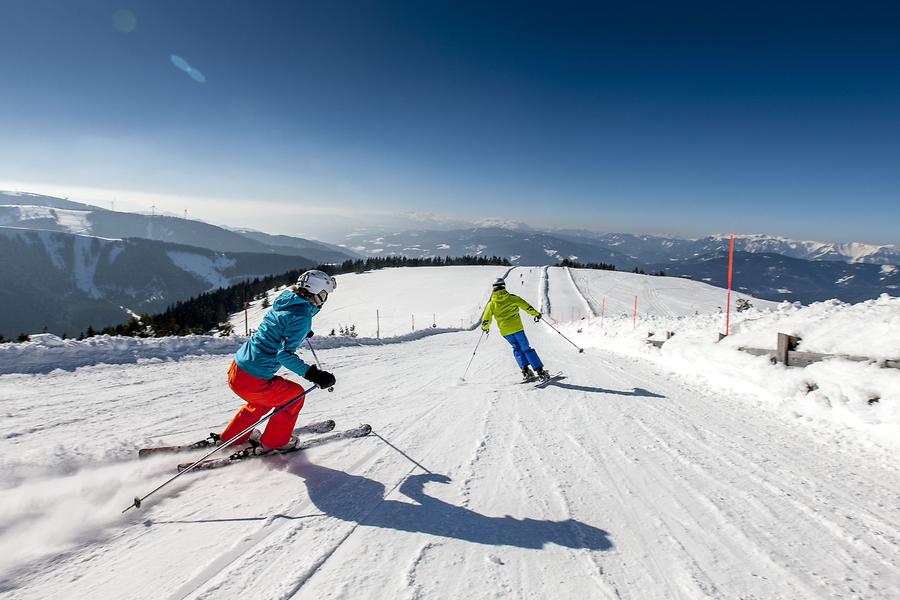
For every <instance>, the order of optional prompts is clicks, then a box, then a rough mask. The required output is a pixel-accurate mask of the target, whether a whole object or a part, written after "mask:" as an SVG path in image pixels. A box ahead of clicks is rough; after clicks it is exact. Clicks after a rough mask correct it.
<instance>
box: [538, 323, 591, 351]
mask: <svg viewBox="0 0 900 600" xmlns="http://www.w3.org/2000/svg"><path fill="white" fill-rule="evenodd" d="M541 321H543V322H544V323H546V324H547V326H548V327H550V329H552V330H553V331H555V332H556V333H558V334H559V335H562V338H563V339H564V340H566V341H567V342H569V343H570V344H572V345H573V346H575V347H576V348H578V344H576V343H575V342H573V341H572V340H570V339H569V338H567V337H566V336H564V335H563V333H562V331H560V330H559V329H557V328H556V327H554V326H553V325H550V323H547V321H545V320H544V319H541ZM578 352H579V353H580V352H584V348H578Z"/></svg>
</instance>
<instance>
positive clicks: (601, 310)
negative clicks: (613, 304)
mask: <svg viewBox="0 0 900 600" xmlns="http://www.w3.org/2000/svg"><path fill="white" fill-rule="evenodd" d="M605 315H606V296H604V297H603V306H601V307H600V329H603V317H604V316H605Z"/></svg>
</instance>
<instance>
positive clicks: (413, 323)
mask: <svg viewBox="0 0 900 600" xmlns="http://www.w3.org/2000/svg"><path fill="white" fill-rule="evenodd" d="M410 317H412V330H413V331H415V330H416V315H410Z"/></svg>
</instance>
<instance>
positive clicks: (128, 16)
mask: <svg viewBox="0 0 900 600" xmlns="http://www.w3.org/2000/svg"><path fill="white" fill-rule="evenodd" d="M112 21H113V27H115V28H116V29H118V30H119V31H121V32H122V33H131V32H132V31H134V28H135V27H137V17H136V16H134V13H133V12H131V11H130V10H128V9H127V8H120V9H119V10H117V11H116V12H115V13H113V18H112Z"/></svg>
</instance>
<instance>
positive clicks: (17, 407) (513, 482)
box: [0, 269, 900, 600]
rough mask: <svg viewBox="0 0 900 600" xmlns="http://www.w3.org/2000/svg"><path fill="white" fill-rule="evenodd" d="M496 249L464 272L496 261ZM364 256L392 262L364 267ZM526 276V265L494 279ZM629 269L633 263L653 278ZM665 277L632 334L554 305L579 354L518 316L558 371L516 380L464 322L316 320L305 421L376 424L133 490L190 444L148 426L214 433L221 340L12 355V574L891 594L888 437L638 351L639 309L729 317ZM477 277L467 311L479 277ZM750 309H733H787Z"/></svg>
mask: <svg viewBox="0 0 900 600" xmlns="http://www.w3.org/2000/svg"><path fill="white" fill-rule="evenodd" d="M397 271H400V270H397ZM408 271H409V272H410V273H411V274H415V275H416V276H417V277H418V276H419V271H420V270H419V269H416V270H412V269H410V270H408ZM552 271H553V269H551V273H550V274H549V275H548V277H547V279H546V281H547V282H548V285H547V296H548V299H549V303H550V306H551V309H552V307H553V306H562V307H565V306H569V307H570V310H569V312H571V309H572V308H575V307H578V306H579V303H580V302H582V301H581V300H579V297H578V295H577V293H578V289H579V288H578V287H577V286H578V285H579V284H578V276H579V273H574V278H575V281H576V285H575V286H573V285H572V284H571V283H568V284H566V281H565V279H564V278H559V277H557V275H556V274H553V273H552ZM484 273H485V274H486V275H487V276H486V277H483V276H478V277H477V280H478V281H479V282H481V281H488V282H490V280H491V279H492V275H493V274H488V270H487V269H486V270H485V271H484ZM540 273H541V270H540V269H534V270H533V271H531V270H529V272H528V273H525V274H523V277H520V278H519V280H520V284H519V287H521V288H523V289H524V290H526V292H525V293H523V295H525V296H526V297H528V299H529V301H532V302H537V301H538V297H539V292H540V285H541V276H540ZM376 275H377V276H384V277H387V278H393V279H394V283H395V284H398V282H399V280H400V278H401V275H400V274H398V273H396V272H395V273H377V274H370V276H359V279H360V281H362V280H365V279H366V277H368V281H370V282H375V281H376ZM470 275H471V274H470ZM590 275H591V276H596V279H590V283H591V293H592V294H593V295H594V296H595V297H596V298H598V299H599V298H603V297H607V298H609V299H610V303H612V302H613V301H612V298H614V297H615V295H616V292H615V290H616V289H617V288H619V287H621V289H622V292H621V293H622V295H623V297H627V295H629V294H630V295H633V291H634V289H635V288H634V286H627V285H626V283H627V281H628V278H623V279H622V280H620V281H614V279H611V278H608V277H603V275H604V273H602V272H598V273H596V274H593V273H592V274H590ZM608 275H624V274H608ZM447 277H448V279H447V280H446V282H444V283H441V281H440V280H435V281H433V282H432V286H431V287H430V288H427V289H426V288H424V287H413V286H411V285H409V284H407V285H405V286H403V288H402V289H403V291H404V293H402V294H400V295H399V297H400V298H406V300H404V302H405V304H401V306H403V307H404V308H409V307H411V306H413V305H418V304H419V302H421V303H422V304H425V302H424V300H418V301H417V300H416V298H415V294H421V295H423V296H424V295H429V297H430V295H431V294H434V293H435V292H436V291H441V290H443V292H444V293H446V294H448V295H452V294H454V293H456V292H455V291H454V289H455V288H456V286H457V285H458V284H459V283H458V280H457V278H456V277H455V276H453V275H450V274H448V276H447ZM516 278H517V273H516V270H514V271H513V272H512V273H511V274H510V278H509V279H508V281H510V282H514V281H515V279H516ZM631 278H632V280H633V281H634V282H637V283H636V284H635V285H636V286H637V289H640V287H641V286H642V285H644V283H645V282H647V281H649V282H650V283H651V284H653V285H656V284H658V283H659V281H660V280H659V279H658V278H643V277H640V276H631ZM348 279H349V278H348ZM460 279H463V280H466V281H468V280H471V279H475V278H473V277H466V278H460ZM525 279H529V280H530V281H528V282H526V283H522V280H525ZM559 279H562V281H559ZM342 283H343V282H342ZM670 283H675V282H670ZM677 283H679V284H680V282H677ZM686 283H691V282H686ZM371 285H372V286H376V285H375V283H372V284H371ZM648 285H649V284H648ZM659 285H661V283H660V284H659ZM694 285H695V286H698V287H697V289H698V290H699V289H701V288H700V287H699V284H694ZM473 286H474V284H473ZM603 286H607V287H603ZM376 287H377V286H376ZM395 287H396V286H394V288H392V289H395ZM339 290H340V291H347V290H354V288H353V286H352V284H349V285H347V286H342V285H340V284H339ZM411 290H415V291H411ZM474 291H475V290H473V292H474ZM513 291H515V290H513ZM656 291H657V293H658V294H659V298H660V299H658V300H657V301H656V304H655V305H653V306H656V308H652V307H648V309H647V314H643V315H642V321H641V322H640V323H639V325H638V331H637V332H635V331H634V330H632V331H631V332H630V335H629V334H626V332H625V326H626V324H627V326H632V323H631V319H630V315H629V316H628V317H625V318H623V317H620V316H612V317H611V316H609V313H608V314H607V319H608V320H607V321H606V322H604V324H603V327H602V331H599V332H598V331H595V328H599V327H600V321H599V319H594V318H590V319H585V320H584V321H582V320H580V319H577V315H576V321H574V322H568V323H566V322H564V324H563V327H564V328H566V329H567V330H568V331H569V333H572V334H573V335H580V336H583V338H584V339H585V340H589V339H595V340H604V339H606V338H609V339H610V340H612V342H613V343H609V344H607V345H606V346H603V345H601V344H600V343H596V344H593V345H592V346H591V347H588V348H587V350H586V351H585V353H584V354H577V353H576V352H575V351H574V349H572V347H571V346H569V345H568V344H567V343H566V342H565V341H564V340H563V339H562V338H560V337H559V336H557V335H556V334H555V333H553V332H552V331H551V330H549V328H547V327H546V326H544V325H541V324H535V323H532V322H531V321H528V320H526V321H525V326H526V330H527V333H528V335H529V336H530V339H531V341H532V343H533V344H534V346H535V348H537V349H538V351H539V352H540V353H541V355H542V357H543V358H544V360H545V361H546V362H547V364H548V367H549V368H550V369H552V370H555V369H559V368H563V369H564V370H565V371H566V373H567V375H568V377H567V379H565V380H563V381H560V382H558V383H556V384H554V385H551V386H549V387H547V388H546V389H543V390H538V389H534V388H533V387H531V386H528V385H521V384H519V383H518V382H517V368H516V367H515V364H514V363H513V361H512V357H511V354H510V352H509V346H508V345H507V344H506V342H505V341H504V340H502V339H500V337H499V336H497V335H496V333H494V334H493V335H491V336H489V337H488V338H487V340H486V341H484V342H483V343H482V344H481V345H480V347H479V350H478V352H477V354H476V355H475V358H474V361H473V364H472V368H471V370H470V371H469V374H468V376H467V378H466V381H465V382H461V381H459V376H460V375H461V374H462V371H463V369H464V367H465V363H466V362H467V361H468V360H469V358H470V357H471V356H472V350H473V347H474V343H475V341H476V340H477V338H478V333H476V332H470V331H461V332H448V333H443V334H440V335H432V336H428V337H425V338H422V339H418V340H414V341H409V342H405V343H394V344H378V345H362V346H356V345H350V346H347V345H344V346H338V347H333V348H328V347H326V346H327V344H326V345H323V346H322V349H321V350H320V351H319V357H320V358H321V360H322V361H323V363H324V365H325V366H326V367H327V368H329V369H331V370H333V371H334V372H335V373H336V374H337V377H338V384H337V386H336V390H335V392H334V393H327V392H315V393H313V394H311V395H310V396H309V398H308V399H307V401H306V406H305V408H304V410H303V412H302V413H301V421H302V422H307V421H309V420H313V419H320V418H325V417H331V418H334V419H336V420H337V421H338V423H339V427H346V426H353V425H356V424H358V423H360V422H364V421H365V422H369V423H371V424H372V426H373V428H374V432H375V434H374V435H371V436H370V437H368V438H366V439H361V440H354V441H350V442H346V443H341V444H335V445H331V446H323V447H320V448H317V449H314V450H311V451H309V452H307V453H304V454H297V455H292V456H286V457H281V458H272V459H261V460H257V461H252V462H247V463H244V464H240V465H236V466H233V467H229V468H227V469H222V470H219V471H210V472H207V473H203V474H189V475H187V476H185V477H182V478H180V479H179V480H177V481H176V483H175V484H173V485H172V486H170V487H168V488H165V489H164V490H163V491H161V492H160V493H159V494H158V495H156V496H154V497H152V498H151V499H150V500H148V501H147V503H146V504H145V506H144V508H142V509H141V510H140V511H134V510H132V511H129V512H127V513H125V514H124V515H123V514H121V513H120V511H121V509H122V508H124V507H125V506H127V505H128V504H130V503H131V498H132V497H133V496H134V495H135V494H142V493H145V492H147V491H149V490H150V489H152V488H153V487H155V486H156V485H157V484H158V483H160V482H162V481H163V480H165V479H166V478H167V477H169V476H170V475H171V474H172V468H173V465H174V463H175V462H178V460H173V459H172V458H171V457H169V458H166V457H159V458H154V459H149V460H145V461H140V462H138V461H136V460H134V458H133V457H134V454H135V451H136V450H137V449H138V448H139V447H140V446H142V445H144V444H148V443H154V442H177V441H185V440H192V439H196V438H200V437H203V436H204V435H205V434H206V433H207V432H208V431H214V430H218V429H220V428H221V427H222V426H223V425H224V424H225V423H226V422H227V420H228V419H229V418H230V416H231V414H232V412H233V411H234V410H235V409H236V408H237V407H238V406H239V405H240V402H239V401H238V400H237V399H236V398H235V397H234V396H233V395H232V394H231V393H230V392H229V391H228V390H227V387H226V385H225V381H224V379H225V372H226V370H227V368H228V364H229V362H230V357H229V356H228V355H218V354H210V355H205V356H184V355H182V357H181V358H178V359H176V360H171V361H167V360H162V359H160V358H143V359H139V360H138V361H137V362H136V363H132V364H122V365H95V366H84V367H80V368H77V369H76V370H74V371H62V370H56V371H51V372H46V370H44V372H41V373H37V374H6V375H2V376H0V403H2V407H3V409H4V412H5V414H6V419H4V421H3V424H2V429H0V449H2V452H0V595H2V596H3V597H9V598H16V599H20V598H21V599H36V598H47V597H60V596H62V595H64V596H66V597H72V598H88V597H90V598H94V599H100V600H102V599H105V598H122V597H128V598H153V599H157V598H169V599H175V598H192V599H195V598H197V599H199V598H223V597H240V598H242V599H257V598H259V599H274V598H298V599H302V598H310V599H315V600H321V599H326V598H346V597H353V598H497V597H504V598H506V597H511V598H578V599H581V598H790V599H797V598H830V597H847V598H894V597H897V596H898V594H900V565H898V563H897V560H896V558H897V556H898V551H900V505H898V502H897V490H898V489H900V467H898V464H897V461H896V449H895V448H894V447H892V446H891V445H890V443H889V442H884V443H881V442H879V441H878V440H872V441H867V440H866V439H864V437H863V435H864V434H861V435H860V437H858V438H856V439H854V438H853V437H852V436H853V435H854V434H855V433H859V431H858V430H857V429H854V427H853V426H852V425H848V426H847V427H844V428H841V429H838V428H837V427H835V428H833V429H821V428H817V427H810V423H809V421H808V420H807V419H804V418H796V417H793V416H790V415H788V414H787V413H785V412H783V411H779V410H768V409H767V407H766V406H763V405H761V403H760V401H759V398H758V397H757V396H756V395H755V394H753V393H750V392H749V391H748V390H747V389H741V386H740V385H737V384H738V383H739V382H736V381H734V380H731V383H732V384H734V385H735V387H736V389H735V390H734V391H733V392H732V393H729V394H723V393H721V390H722V387H721V386H722V385H724V384H723V382H722V381H714V380H709V379H703V378H700V377H698V376H697V375H696V373H695V372H693V371H690V370H687V371H685V370H678V369H675V366H673V365H672V364H664V363H662V362H660V361H659V360H658V359H657V357H654V356H653V355H652V354H642V353H641V352H642V351H641V350H640V349H639V348H643V347H644V345H643V344H642V343H641V342H640V341H639V340H640V338H644V337H645V332H643V331H641V330H640V328H641V327H649V326H650V325H651V324H655V321H654V320H655V319H659V320H661V321H660V322H662V321H665V322H666V323H680V324H682V327H683V328H682V330H680V332H679V333H677V334H676V337H675V338H673V341H674V340H678V339H679V338H681V337H684V338H686V339H687V338H691V337H692V336H691V335H689V332H690V331H695V334H694V337H697V338H699V337H702V336H701V332H700V330H699V329H698V328H700V327H701V326H702V327H703V328H704V329H705V330H707V331H705V333H703V334H702V335H707V336H712V335H714V332H715V331H716V328H717V327H718V324H719V323H720V316H719V315H718V314H714V313H709V312H706V313H703V312H701V315H699V316H697V315H694V314H693V311H691V308H690V305H689V303H688V304H685V303H686V302H687V299H686V298H683V297H682V294H683V293H684V291H683V290H682V291H679V292H677V293H676V292H672V291H671V290H656ZM358 293H359V294H364V295H365V294H368V293H369V289H368V286H366V285H361V286H360V287H359V288H357V289H355V290H354V291H353V292H346V298H347V299H346V300H345V302H346V303H347V304H348V306H349V305H350V303H351V299H350V297H351V296H355V295H356V294H358ZM373 293H375V292H373ZM604 294H605V295H604ZM667 294H669V295H667ZM376 295H377V294H376ZM529 296H530V297H529ZM338 297H339V296H338V295H335V297H334V298H333V299H334V300H337V298H338ZM675 297H679V298H681V301H680V302H681V304H678V303H676V302H675V301H674V298H675ZM331 301H332V300H329V302H331ZM459 301H460V302H462V300H459ZM466 301H467V304H465V305H464V306H462V308H460V309H459V310H460V313H459V314H460V315H462V314H465V313H464V312H463V311H465V310H472V307H474V306H477V303H478V298H477V297H475V298H474V299H473V298H470V297H469V296H466ZM711 301H712V298H709V299H708V300H706V301H703V303H704V304H703V305H704V306H708V304H705V303H706V302H711ZM358 302H359V304H360V306H365V305H364V300H362V299H360V300H358ZM651 304H652V303H650V302H649V301H648V305H651ZM332 306H338V304H337V303H335V304H334V305H331V304H329V305H328V306H327V307H326V310H325V311H323V313H322V316H323V317H324V316H325V315H326V314H327V310H328V309H330V308H331V307H332ZM607 309H608V310H609V304H608V306H607ZM662 309H667V310H668V311H670V312H672V313H676V314H674V315H670V314H668V313H667V312H666V311H665V310H662ZM711 310H714V308H713V309H711ZM854 310H857V311H858V313H860V314H861V312H863V311H861V310H860V309H854ZM873 310H874V309H873ZM889 310H890V309H889ZM678 311H683V312H685V313H689V314H677V313H678ZM562 312H563V313H565V312H566V309H565V308H563V309H562ZM751 312H753V314H752V315H749V316H748V315H747V314H746V313H742V314H741V316H740V317H739V318H736V320H737V322H738V323H739V324H743V323H744V322H745V320H749V319H750V316H752V317H753V318H755V319H768V318H774V317H773V315H775V316H778V314H780V313H761V312H755V311H751ZM892 314H893V313H892V312H891V313H890V314H889V315H888V317H887V318H888V321H890V319H891V316H890V315H892ZM558 316H559V318H560V319H563V318H564V317H565V315H558ZM858 316H859V315H858V314H857V317H858ZM701 317H705V318H707V319H708V321H706V322H703V323H701V322H700V321H697V320H699V319H701ZM460 318H462V317H460ZM840 318H842V317H841V314H840V312H835V313H833V314H831V315H830V318H829V319H828V320H826V321H825V322H831V321H834V320H836V319H840ZM317 319H318V317H317ZM588 321H590V323H589V324H588ZM620 321H621V323H620ZM797 322H798V323H799V321H797ZM805 322H806V323H815V322H816V319H814V318H810V319H807V320H806V321H805ZM819 322H822V321H819ZM857 322H858V323H861V324H863V325H867V324H868V323H870V321H869V320H867V319H863V318H861V320H859V321H857ZM317 328H319V327H318V326H317ZM579 328H580V329H582V332H581V333H580V334H579V333H578V331H577V330H578V329H579ZM319 329H320V328H319ZM607 330H609V331H607ZM613 331H615V333H613ZM892 331H893V330H887V334H888V335H893V333H891V332H892ZM494 332H496V329H494ZM605 333H609V334H610V335H608V336H607V335H605ZM630 340H635V345H634V346H633V347H632V346H631V345H630ZM692 347H694V346H691V345H686V346H684V347H683V348H682V350H683V351H689V350H690V348H692ZM667 348H668V343H667V345H666V346H664V347H663V351H666V349H667ZM672 348H675V346H672ZM613 350H615V351H613ZM730 351H734V350H733V349H731V350H730ZM734 352H736V351H734ZM751 358H752V357H751ZM769 368H770V369H773V370H776V369H777V367H771V366H770V367H769ZM800 371H805V370H800ZM772 372H774V371H772ZM733 377H739V374H733ZM751 377H754V378H758V377H759V372H757V371H752V372H751ZM898 401H900V398H898V397H896V396H894V397H885V398H883V399H882V403H883V404H885V405H886V404H888V403H889V402H893V403H894V405H895V406H896V404H897V403H898Z"/></svg>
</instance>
